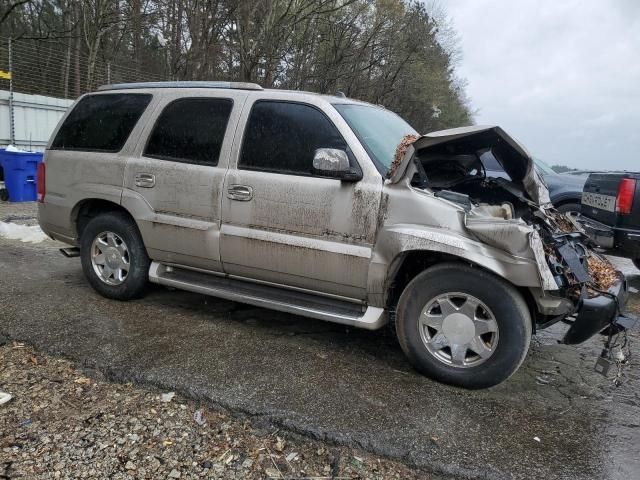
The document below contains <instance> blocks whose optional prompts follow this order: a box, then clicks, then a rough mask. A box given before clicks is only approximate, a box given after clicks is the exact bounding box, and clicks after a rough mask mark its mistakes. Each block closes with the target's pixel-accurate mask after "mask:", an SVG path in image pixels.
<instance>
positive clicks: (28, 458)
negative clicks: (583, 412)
mask: <svg viewBox="0 0 640 480" xmlns="http://www.w3.org/2000/svg"><path fill="white" fill-rule="evenodd" d="M0 389H1V390H3V391H5V392H9V393H11V394H12V395H13V399H12V400H10V401H9V402H8V403H6V404H4V405H0V459H1V460H0V478H3V479H9V478H11V479H17V478H28V479H37V478H42V479H44V478H113V479H130V478H169V479H178V478H180V479H185V478H202V477H206V478H225V479H227V478H228V479H235V478H287V479H293V478H296V479H297V478H300V479H302V478H309V479H311V478H316V479H319V478H327V479H329V478H331V479H338V478H345V479H352V478H354V479H355V478H371V479H378V478H380V479H382V478H385V479H386V478H402V479H412V478H434V477H431V476H428V475H427V474H426V473H423V472H421V471H419V470H412V469H409V468H407V467H406V466H404V465H402V464H400V463H398V462H394V461H390V460H387V459H382V458H379V457H375V456H371V455H369V454H366V453H362V452H359V451H356V450H353V449H350V448H345V447H336V446H331V445H327V444H324V443H322V442H317V441H310V440H308V439H304V438H302V437H298V436H292V435H291V434H287V433H284V432H280V431H277V430H275V431H274V430H268V429H261V428H258V429H255V428H254V427H252V425H251V422H249V421H248V420H242V419H241V418H237V417H232V416H230V415H229V414H227V413H225V412H222V411H214V410H211V409H209V408H206V407H203V406H200V405H198V404H197V403H196V402H193V401H188V400H185V399H184V398H181V397H180V396H177V395H176V396H173V398H171V399H170V400H169V401H166V400H168V398H169V397H171V395H172V394H171V393H169V392H165V393H162V392H157V391H150V390H146V389H142V388H139V387H134V386H132V385H131V384H125V385H122V384H114V383H110V382H108V381H105V380H104V379H103V378H100V374H99V373H97V372H96V371H91V372H90V373H89V374H88V372H87V371H82V370H80V369H78V368H76V367H75V366H74V365H73V364H72V363H71V362H69V361H68V360H63V359H59V358H54V357H51V356H46V355H42V354H40V353H38V352H36V351H34V350H33V349H32V348H30V347H28V346H25V345H24V344H22V343H16V342H12V343H9V344H6V345H4V346H2V347H0ZM163 400H164V401H163ZM434 441H435V439H434Z"/></svg>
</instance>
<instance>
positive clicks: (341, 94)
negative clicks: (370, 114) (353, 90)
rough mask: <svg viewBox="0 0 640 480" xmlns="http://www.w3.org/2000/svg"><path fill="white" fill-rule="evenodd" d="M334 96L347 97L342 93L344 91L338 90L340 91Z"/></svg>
mask: <svg viewBox="0 0 640 480" xmlns="http://www.w3.org/2000/svg"><path fill="white" fill-rule="evenodd" d="M336 97H338V98H347V96H346V95H345V94H344V92H340V91H337V92H336Z"/></svg>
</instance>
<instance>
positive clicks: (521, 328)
mask: <svg viewBox="0 0 640 480" xmlns="http://www.w3.org/2000/svg"><path fill="white" fill-rule="evenodd" d="M396 332H397V335H398V340H399V342H400V345H401V347H402V349H403V351H404V352H405V354H406V355H407V357H408V358H409V361H410V362H411V363H412V364H413V366H414V367H415V368H416V369H417V370H418V371H420V372H421V373H424V374H425V375H427V376H429V377H431V378H433V379H435V380H438V381H441V382H444V383H448V384H451V385H457V386H461V387H465V388H485V387H491V386H493V385H497V384H498V383H500V382H502V381H504V380H506V379H507V378H509V377H510V376H511V375H512V374H513V373H514V372H515V371H516V370H517V369H518V367H519V366H520V364H521V363H522V362H523V361H524V359H525V357H526V354H527V350H528V348H529V343H530V341H531V316H530V314H529V309H528V308H527V305H526V303H525V301H524V299H523V298H522V295H520V293H519V292H518V291H517V290H516V289H515V288H514V287H513V286H511V285H510V284H508V283H507V282H506V281H504V280H502V279H500V278H498V277H496V276H494V275H492V274H490V273H487V272H484V271H482V270H479V269H477V268H472V267H469V266H465V265H458V264H442V265H438V266H435V267H432V268H430V269H428V270H426V271H424V272H423V273H421V274H420V275H418V276H417V277H416V278H415V279H413V280H412V281H411V283H409V285H408V286H407V288H406V289H405V290H404V292H403V293H402V295H401V297H400V301H399V303H398V308H397V317H396Z"/></svg>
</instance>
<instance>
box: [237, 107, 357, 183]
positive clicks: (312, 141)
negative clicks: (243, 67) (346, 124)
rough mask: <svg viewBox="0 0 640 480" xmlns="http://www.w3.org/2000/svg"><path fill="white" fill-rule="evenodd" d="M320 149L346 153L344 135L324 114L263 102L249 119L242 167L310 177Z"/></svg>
mask: <svg viewBox="0 0 640 480" xmlns="http://www.w3.org/2000/svg"><path fill="white" fill-rule="evenodd" d="M318 148H339V149H341V150H345V151H346V150H347V143H346V142H345V140H344V139H343V138H342V135H340V132H338V129H337V128H336V127H335V125H333V123H331V121H330V120H329V119H328V118H327V117H326V116H325V115H324V114H323V113H322V112H321V111H319V110H318V109H316V108H314V107H311V106H309V105H303V104H299V103H291V102H281V101H268V100H260V101H258V102H256V103H255V104H254V105H253V108H252V109H251V114H250V115H249V121H248V122H247V127H246V130H245V133H244V139H243V142H242V153H241V154H240V161H239V167H240V168H243V169H247V170H263V171H267V172H275V173H288V174H294V175H311V174H312V169H313V156H314V154H315V151H316V149H318Z"/></svg>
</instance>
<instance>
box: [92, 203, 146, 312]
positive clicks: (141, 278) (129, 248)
mask: <svg viewBox="0 0 640 480" xmlns="http://www.w3.org/2000/svg"><path fill="white" fill-rule="evenodd" d="M123 245H124V247H123ZM100 254H102V257H100V256H99V255H100ZM80 259H81V261H82V270H83V272H84V275H85V277H86V278H87V281H88V282H89V284H90V285H91V286H92V287H93V288H94V290H96V291H97V292H98V293H99V294H100V295H102V296H104V297H107V298H112V299H115V300H130V299H133V298H139V297H141V296H142V295H144V292H145V290H146V286H147V282H148V280H149V265H150V263H151V261H150V260H149V257H148V255H147V250H146V248H145V246H144V243H142V238H141V237H140V232H139V231H138V227H137V225H136V224H135V222H134V221H133V219H132V218H131V217H130V216H129V215H127V214H126V213H124V212H108V213H103V214H100V215H98V216H96V217H94V218H92V219H91V220H89V222H88V223H87V224H86V226H85V227H84V230H83V232H82V237H81V238H80ZM94 260H95V262H94ZM100 263H102V264H103V266H101V265H100ZM107 267H108V268H109V270H108V271H107ZM107 276H109V278H105V277H107Z"/></svg>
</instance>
